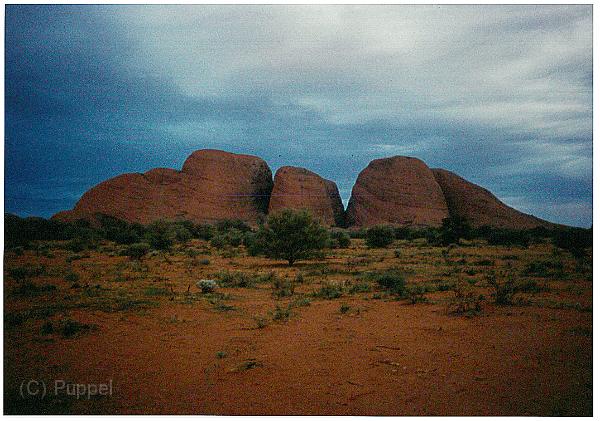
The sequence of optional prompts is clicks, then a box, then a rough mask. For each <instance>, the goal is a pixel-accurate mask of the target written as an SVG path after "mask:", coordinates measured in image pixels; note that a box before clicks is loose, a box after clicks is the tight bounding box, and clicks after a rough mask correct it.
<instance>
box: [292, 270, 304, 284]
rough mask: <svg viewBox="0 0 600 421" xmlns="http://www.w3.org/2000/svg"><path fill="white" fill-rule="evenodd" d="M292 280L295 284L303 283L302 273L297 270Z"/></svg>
mask: <svg viewBox="0 0 600 421" xmlns="http://www.w3.org/2000/svg"><path fill="white" fill-rule="evenodd" d="M294 282H295V283H297V284H303V283H304V273H302V272H298V273H297V274H296V277H295V278H294Z"/></svg>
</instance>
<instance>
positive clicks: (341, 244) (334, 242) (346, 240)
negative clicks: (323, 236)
mask: <svg viewBox="0 0 600 421" xmlns="http://www.w3.org/2000/svg"><path fill="white" fill-rule="evenodd" d="M329 237H330V239H331V247H332V248H341V249H345V248H348V247H350V242H351V241H350V236H349V235H348V234H347V233H346V232H344V231H333V232H331V234H330V235H329Z"/></svg>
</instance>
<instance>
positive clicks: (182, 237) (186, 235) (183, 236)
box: [175, 226, 192, 244]
mask: <svg viewBox="0 0 600 421" xmlns="http://www.w3.org/2000/svg"><path fill="white" fill-rule="evenodd" d="M191 239H192V233H191V232H190V231H189V230H188V229H187V228H185V227H183V226H179V227H177V228H175V240H176V241H177V242H178V243H183V244H185V243H187V242H188V241H190V240H191Z"/></svg>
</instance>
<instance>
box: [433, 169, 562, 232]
mask: <svg viewBox="0 0 600 421" xmlns="http://www.w3.org/2000/svg"><path fill="white" fill-rule="evenodd" d="M432 171H433V174H434V176H435V179H436V180H437V182H438V184H439V185H440V187H441V188H442V192H443V193H444V197H445V198H446V203H447V204H448V210H449V212H450V215H452V216H458V217H462V218H465V219H466V220H467V221H468V222H469V223H470V224H471V225H472V226H473V227H481V226H484V225H489V226H490V227H495V228H511V229H530V228H535V227H538V226H543V227H547V228H552V227H557V226H558V225H557V224H552V223H550V222H547V221H544V220H542V219H539V218H536V217H535V216H532V215H527V214H525V213H522V212H519V211H518V210H516V209H513V208H511V207H509V206H507V205H505V204H504V203H502V202H501V201H500V200H498V198H497V197H496V196H494V195H493V194H492V193H491V192H489V191H488V190H486V189H484V188H483V187H480V186H478V185H476V184H473V183H471V182H469V181H467V180H465V179H464V178H462V177H459V176H458V175H456V174H454V173H452V172H450V171H446V170H443V169H433V170H432Z"/></svg>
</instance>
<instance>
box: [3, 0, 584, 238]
mask: <svg viewBox="0 0 600 421" xmlns="http://www.w3.org/2000/svg"><path fill="white" fill-rule="evenodd" d="M5 10H6V20H5V201H4V205H5V211H6V212H11V213H16V214H18V215H21V216H29V215H37V216H43V217H49V216H51V215H52V214H54V213H56V212H57V211H60V210H64V209H70V208H72V207H73V206H74V204H75V203H76V202H77V200H78V199H79V198H80V197H81V195H82V194H83V193H84V192H85V191H86V190H88V189H89V188H90V187H92V186H94V185H95V184H97V183H99V182H101V181H103V180H105V179H107V178H110V177H113V176H116V175H118V174H121V173H126V172H144V171H147V170H149V169H151V168H154V167H170V168H177V169H180V168H181V165H182V164H183V162H184V160H185V158H186V157H187V156H188V155H189V154H190V153H192V152H193V151H195V150H198V149H205V148H212V149H222V150H226V151H230V152H236V153H247V154H252V155H258V156H260V157H261V158H263V159H265V160H266V161H267V163H268V164H269V166H270V167H271V169H272V171H273V173H275V171H276V170H277V168H279V167H281V166H283V165H295V166H302V167H305V168H308V169H310V170H312V171H315V172H317V173H319V174H320V175H321V176H323V177H325V178H328V179H331V180H333V181H335V182H336V183H337V185H338V188H339V189H340V194H341V196H342V199H343V201H344V203H347V201H348V199H349V197H350V193H351V190H352V186H353V184H354V182H355V180H356V177H357V175H358V173H359V172H360V171H361V170H362V169H363V168H364V167H365V166H366V165H367V164H368V163H369V162H370V161H371V160H373V159H376V158H382V157H387V156H393V155H405V156H413V157H417V158H420V159H422V160H423V161H425V162H426V163H427V164H428V165H429V166H430V167H431V168H445V169H448V170H450V171H453V172H455V173H457V174H459V175H460V176H462V177H464V178H466V179H467V180H469V181H472V182H474V183H476V184H479V185H481V186H483V187H485V188H487V189H489V190H490V191H492V192H493V193H494V194H495V195H497V196H498V197H499V198H500V199H501V200H503V201H504V202H505V203H507V204H509V205H510V206H513V207H515V208H517V209H519V210H521V211H523V212H526V213H531V214H534V215H536V216H539V217H541V218H544V219H547V220H550V221H553V222H558V223H564V224H569V225H576V226H583V227H589V226H590V225H591V224H592V172H593V164H592V146H593V145H592V126H593V122H592V75H593V71H592V6H591V5H584V6H559V5H549V6H548V5H546V6H543V5H513V6H504V5H485V6H468V5H460V6H451V5H447V6H443V5H417V6H415V5H412V6H409V5H386V6H376V5H370V6H369V5H367V6H364V5H363V6H355V5H334V6H321V5H311V6H300V5H299V6H283V5H279V6H277V5H273V6H264V5H262V6H261V5H256V6H254V5H252V6H250V5H246V6H239V5H237V6H234V5H217V6H208V5H183V6H182V5H167V6H165V5H129V6H125V5H120V6H115V5H62V6H48V5H7V6H6V9H5Z"/></svg>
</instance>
